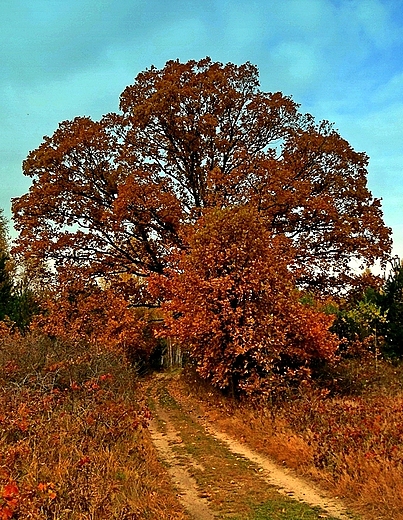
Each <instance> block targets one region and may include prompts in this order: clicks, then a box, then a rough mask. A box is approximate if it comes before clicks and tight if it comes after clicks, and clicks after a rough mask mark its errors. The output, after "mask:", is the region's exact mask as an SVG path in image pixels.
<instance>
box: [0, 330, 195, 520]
mask: <svg viewBox="0 0 403 520" xmlns="http://www.w3.org/2000/svg"><path fill="white" fill-rule="evenodd" d="M148 418H149V411H148V409H147V407H146V406H145V405H144V404H143V402H142V398H141V395H140V394H139V390H138V387H137V385H136V383H135V373H134V372H133V370H132V369H131V368H130V367H129V366H128V365H127V364H125V363H124V362H123V361H122V357H121V356H120V355H119V354H118V353H113V352H105V351H99V350H97V349H96V348H90V349H89V347H88V345H81V346H80V345H78V344H74V345H68V344H66V343H59V342H57V341H56V342H54V341H50V340H48V339H45V338H43V337H40V336H38V337H30V338H26V339H22V338H3V341H2V343H1V345H0V519H11V518H20V519H22V518H24V519H30V518H31V519H38V520H39V519H44V518H46V519H58V520H64V519H66V520H67V519H69V520H70V519H71V520H75V519H93V520H98V519H99V520H102V519H120V520H129V519H143V518H144V519H145V518H161V519H185V518H188V517H187V516H186V514H185V513H184V511H183V509H182V507H181V506H180V505H179V503H178V501H177V499H176V497H175V493H174V491H173V489H172V488H171V484H170V482H169V479H168V477H167V475H166V473H165V471H164V470H163V468H162V467H161V465H160V464H159V462H158V461H157V459H156V456H155V452H154V449H153V447H152V446H151V444H150V441H149V438H148V434H147V432H146V425H147V422H148Z"/></svg>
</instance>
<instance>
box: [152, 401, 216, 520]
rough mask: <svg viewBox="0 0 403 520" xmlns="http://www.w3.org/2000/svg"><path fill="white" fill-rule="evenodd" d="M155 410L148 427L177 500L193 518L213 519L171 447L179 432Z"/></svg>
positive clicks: (167, 418) (190, 476)
mask: <svg viewBox="0 0 403 520" xmlns="http://www.w3.org/2000/svg"><path fill="white" fill-rule="evenodd" d="M155 411H156V417H158V419H157V418H156V417H154V419H153V421H151V424H150V425H149V428H148V429H149V431H150V434H151V438H152V440H153V443H154V446H155V447H156V448H157V451H158V452H159V453H160V455H161V456H162V458H163V460H164V461H165V462H166V463H167V464H168V467H167V470H168V473H169V474H170V476H171V479H172V481H173V483H174V484H175V486H176V488H177V489H178V498H179V501H180V502H182V504H183V506H184V507H185V509H186V510H187V511H188V512H189V513H190V515H191V516H192V518H194V520H214V519H215V518H216V517H215V516H214V514H213V513H212V512H211V510H210V508H209V505H208V500H207V498H203V497H202V496H200V491H199V489H198V487H197V484H196V480H195V479H194V478H193V477H192V475H191V473H190V471H189V470H188V469H187V468H186V467H184V466H183V464H182V463H181V462H180V460H179V459H178V456H177V454H176V453H175V451H174V450H173V449H172V446H173V445H175V444H178V443H181V438H180V435H179V433H178V432H177V431H176V430H175V428H174V427H173V426H172V423H171V422H170V420H169V417H168V415H167V414H166V413H164V411H163V410H162V409H161V408H159V407H158V408H157V407H156V408H155ZM158 420H159V421H162V423H163V424H164V426H165V428H164V429H165V431H164V432H161V431H160V430H159V428H158ZM190 464H191V465H192V466H196V467H197V464H196V463H192V461H190Z"/></svg>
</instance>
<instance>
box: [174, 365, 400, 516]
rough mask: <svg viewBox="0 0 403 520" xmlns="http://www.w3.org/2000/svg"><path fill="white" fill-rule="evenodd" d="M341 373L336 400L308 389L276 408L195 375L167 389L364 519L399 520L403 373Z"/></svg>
mask: <svg viewBox="0 0 403 520" xmlns="http://www.w3.org/2000/svg"><path fill="white" fill-rule="evenodd" d="M338 372H339V375H338V377H339V378H340V380H339V381H336V382H335V384H337V389H338V390H337V392H335V394H334V395H332V394H331V393H329V390H326V389H318V388H316V389H315V388H312V387H310V386H307V387H304V388H301V389H299V391H298V392H295V391H294V392H292V393H291V392H290V394H289V395H283V398H282V400H279V401H277V402H276V403H271V404H270V403H265V404H264V403H261V402H260V403H259V402H255V403H253V404H252V405H251V404H250V403H242V402H236V401H234V400H233V399H231V398H225V397H223V396H222V394H220V393H219V392H217V391H215V390H213V389H212V388H211V387H210V386H209V385H207V384H206V383H204V382H203V381H201V380H200V379H198V378H197V377H195V376H194V374H192V373H188V374H187V376H186V377H181V378H177V379H173V380H172V382H171V384H170V387H169V389H170V392H171V393H172V395H173V396H174V397H175V399H177V400H178V401H179V402H180V403H181V405H182V406H183V407H185V408H186V407H187V408H188V409H194V408H195V406H197V407H198V408H199V410H200V413H203V414H205V415H206V417H208V418H209V420H210V421H212V422H213V423H214V424H215V425H216V426H217V427H218V428H219V429H221V430H222V431H226V432H227V433H228V434H229V435H233V434H234V432H236V435H237V438H238V439H240V440H242V441H243V442H246V443H247V444H248V445H250V446H251V447H252V448H254V449H256V450H257V451H259V452H261V453H263V454H267V455H270V456H271V457H273V458H274V459H275V460H277V461H278V462H279V463H281V464H285V465H286V466H287V467H290V468H293V469H295V470H296V471H298V473H299V474H301V475H303V476H306V477H308V478H309V479H311V480H313V481H315V482H317V483H319V484H320V485H322V486H323V487H324V488H327V489H328V490H329V491H330V492H331V493H332V494H333V495H334V496H338V497H343V498H344V499H346V501H347V503H348V504H349V505H350V506H352V507H353V509H354V510H356V511H361V512H362V513H363V515H364V518H368V519H373V520H375V519H377V520H379V519H385V520H390V519H392V518H393V519H394V520H402V519H403V510H402V504H403V367H395V366H393V365H391V364H389V363H386V362H381V363H377V365H376V366H375V364H372V363H371V362H368V363H361V362H352V361H350V362H349V363H345V365H344V366H341V367H340V368H339V371H338ZM342 379H343V380H342ZM343 392H344V394H343Z"/></svg>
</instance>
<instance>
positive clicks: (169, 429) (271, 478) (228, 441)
mask: <svg viewBox="0 0 403 520" xmlns="http://www.w3.org/2000/svg"><path fill="white" fill-rule="evenodd" d="M161 386H163V381H162V380H161V381H160V384H159V387H160V388H161ZM152 393H153V394H154V395H153V396H152V406H153V413H154V419H153V421H152V422H151V424H150V427H149V431H150V434H151V438H152V440H153V443H154V445H155V447H156V449H157V451H158V452H159V453H160V457H161V458H162V459H163V461H164V462H165V463H166V465H167V469H168V472H169V473H170V475H171V478H172V480H173V482H174V484H175V486H176V487H177V489H178V498H179V500H180V501H181V502H182V503H183V505H184V507H185V508H186V509H187V511H188V512H189V514H190V515H191V517H192V518H193V519H194V520H214V519H216V518H223V516H220V515H219V514H218V513H216V512H214V511H212V509H211V506H210V504H209V500H208V498H209V493H208V492H206V490H205V489H200V486H199V485H198V484H197V481H196V479H195V478H194V476H193V475H194V472H193V470H200V469H201V470H202V471H204V468H203V467H201V464H200V462H197V461H196V459H193V458H192V456H191V454H189V453H187V454H186V462H184V460H183V457H180V456H179V457H178V449H177V448H178V447H180V446H181V445H182V443H183V440H182V431H181V429H180V428H178V425H177V424H176V422H175V421H174V420H173V416H172V415H171V412H170V410H169V407H168V408H167V407H162V406H160V403H159V402H158V399H157V398H156V395H155V387H154V390H153V392H152ZM181 412H183V413H184V414H187V415H188V416H190V415H191V414H189V413H188V412H186V411H184V410H182V411H181ZM192 415H193V414H192ZM192 420H193V421H194V420H197V422H198V424H199V426H201V427H202V431H203V434H205V435H208V436H211V437H213V438H214V439H215V440H216V441H217V444H218V443H219V444H220V445H221V446H224V447H225V448H226V449H227V450H229V451H230V452H231V453H232V454H235V455H236V456H237V458H238V457H239V458H242V459H243V460H246V461H249V462H250V463H252V464H253V465H254V468H255V470H254V471H255V479H263V480H264V481H265V482H267V483H268V484H269V485H270V486H275V487H276V490H277V491H278V492H279V493H281V494H283V495H286V496H287V497H289V498H292V499H294V500H296V501H299V502H303V503H306V504H309V505H310V506H312V507H315V508H320V510H321V511H322V513H321V514H318V516H317V517H316V518H332V519H339V520H351V518H353V516H352V515H351V513H349V512H348V511H347V509H346V508H345V507H344V505H343V504H342V503H341V502H339V501H338V500H336V499H333V498H330V497H328V496H327V495H326V493H325V492H323V491H321V490H319V489H318V488H317V487H314V486H313V485H312V484H311V483H307V482H306V481H304V480H303V479H301V478H300V477H298V476H296V475H295V474H293V473H292V472H291V471H290V470H288V469H285V468H283V467H280V466H279V465H278V464H276V463H275V462H273V461H272V460H270V459H269V458H268V457H266V456H263V455H261V454H258V453H256V452H254V451H253V450H251V449H250V448H249V447H248V446H246V445H245V444H243V443H240V442H239V441H237V440H236V439H234V438H231V437H230V436H228V435H227V434H224V433H222V432H221V431H218V430H217V429H216V428H215V427H214V426H213V425H212V424H211V423H209V422H208V421H207V420H206V418H205V417H202V416H198V417H195V416H193V417H192ZM234 478H235V477H234ZM238 518H239V517H238Z"/></svg>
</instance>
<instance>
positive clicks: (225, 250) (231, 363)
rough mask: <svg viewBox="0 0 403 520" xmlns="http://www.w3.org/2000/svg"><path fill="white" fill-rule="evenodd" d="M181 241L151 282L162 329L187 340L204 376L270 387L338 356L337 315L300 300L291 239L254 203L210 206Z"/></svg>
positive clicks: (236, 387)
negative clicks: (271, 224) (270, 223)
mask: <svg viewBox="0 0 403 520" xmlns="http://www.w3.org/2000/svg"><path fill="white" fill-rule="evenodd" d="M183 240H184V242H185V243H186V248H185V249H184V250H182V251H177V253H174V254H172V255H171V258H170V266H169V268H168V269H167V271H166V275H165V276H161V275H157V274H155V275H153V276H152V278H151V281H150V288H151V291H152V292H153V293H154V294H155V296H156V297H159V298H160V299H161V301H162V310H163V311H164V315H165V330H164V331H162V333H163V334H164V333H165V334H168V335H171V336H173V337H174V338H176V340H178V341H180V342H182V343H183V344H184V345H185V346H186V349H188V350H189V352H190V355H191V358H192V359H193V360H194V362H195V363H196V367H197V370H198V372H199V373H200V374H201V375H202V376H203V377H205V378H207V379H209V380H211V382H212V383H213V384H214V385H216V386H218V387H220V388H226V389H230V390H232V391H233V392H234V393H246V394H249V395H250V394H254V393H256V392H258V393H259V394H261V393H262V392H266V393H271V392H273V391H274V390H275V388H276V387H277V386H278V385H279V382H280V381H284V379H287V378H288V379H289V378H292V379H296V378H303V379H307V378H309V377H310V375H311V371H312V369H314V367H315V365H316V364H317V363H318V362H319V363H323V362H324V361H328V362H330V361H332V360H333V359H334V357H335V351H336V348H337V344H338V343H337V341H336V337H335V336H333V335H332V334H331V333H330V332H329V330H328V329H329V327H330V325H331V324H332V322H333V318H332V317H329V316H325V315H324V314H321V313H320V312H317V311H315V310H313V309H312V308H310V307H307V306H304V305H303V304H302V303H301V301H300V300H301V294H300V293H299V291H297V290H296V289H295V283H294V277H293V274H292V272H291V271H290V270H289V268H288V262H289V258H288V255H289V252H290V244H289V242H290V241H291V239H287V238H285V237H283V236H278V235H277V236H274V235H273V233H272V232H271V231H268V230H267V226H266V222H265V220H264V219H263V218H262V217H261V215H260V214H259V212H258V211H257V210H256V208H255V207H253V206H252V207H249V206H235V207H232V208H225V209H217V208H212V209H210V210H208V211H206V212H205V213H204V215H203V217H201V218H200V219H199V220H198V222H197V223H196V224H195V225H194V226H191V227H189V229H188V230H187V233H185V234H184V237H183Z"/></svg>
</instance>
